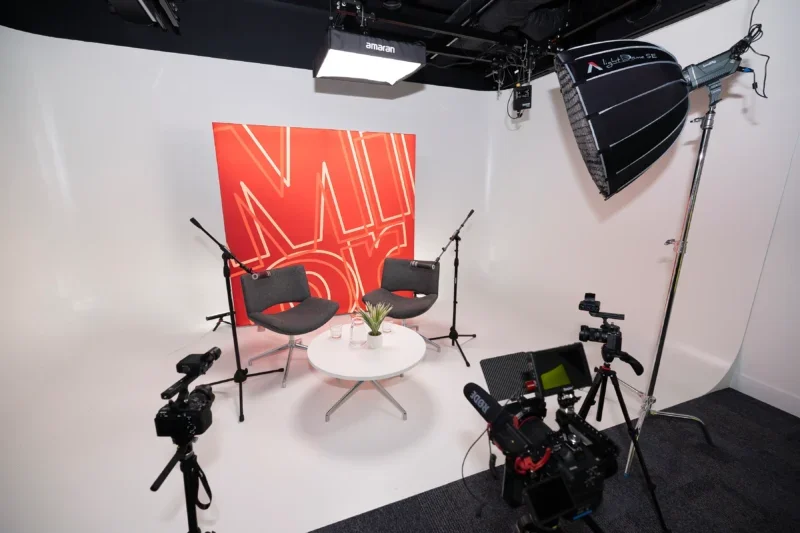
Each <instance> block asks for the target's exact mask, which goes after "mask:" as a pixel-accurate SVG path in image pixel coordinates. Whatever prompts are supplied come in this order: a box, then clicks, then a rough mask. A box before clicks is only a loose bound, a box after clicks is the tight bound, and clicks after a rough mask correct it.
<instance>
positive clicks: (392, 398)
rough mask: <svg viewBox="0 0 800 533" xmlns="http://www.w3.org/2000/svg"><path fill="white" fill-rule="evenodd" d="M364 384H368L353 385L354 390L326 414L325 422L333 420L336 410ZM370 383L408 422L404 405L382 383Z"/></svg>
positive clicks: (360, 382)
mask: <svg viewBox="0 0 800 533" xmlns="http://www.w3.org/2000/svg"><path fill="white" fill-rule="evenodd" d="M364 383H366V382H365V381H357V382H356V384H355V385H353V388H352V389H350V390H349V391H347V393H346V394H345V395H344V396H342V397H341V398H340V399H339V401H338V402H336V403H335V404H333V407H331V408H330V409H329V410H328V412H327V413H325V422H330V420H331V415H332V414H333V413H334V412H335V411H336V410H337V409H338V408H339V407H340V406H341V405H342V404H343V403H344V402H346V401H347V400H349V399H350V396H352V395H353V393H355V392H356V391H357V390H358V388H359V387H360V386H361V385H363V384H364ZM369 383H372V384H373V385H375V388H376V389H378V392H380V393H381V394H383V396H384V397H385V398H386V399H387V400H389V401H390V402H392V405H394V406H395V407H397V409H398V410H399V411H400V412H401V413H403V420H408V415H407V413H406V410H405V409H403V406H402V405H400V404H399V403H398V401H397V400H395V399H394V397H392V395H391V394H389V391H387V390H386V389H384V388H383V385H381V384H380V383H378V382H377V381H370V382H369Z"/></svg>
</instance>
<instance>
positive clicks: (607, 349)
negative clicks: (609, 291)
mask: <svg viewBox="0 0 800 533" xmlns="http://www.w3.org/2000/svg"><path fill="white" fill-rule="evenodd" d="M578 309H579V310H580V311H588V312H589V314H590V315H591V316H593V317H595V318H602V319H603V323H602V324H601V325H600V327H599V328H590V327H589V326H581V331H580V333H578V340H580V341H581V342H587V341H588V342H602V343H603V346H602V348H601V349H600V353H601V354H602V356H603V361H605V362H606V363H611V362H612V361H613V360H614V359H615V358H617V359H619V360H620V361H624V362H626V363H628V364H629V365H631V367H632V368H633V371H634V372H636V375H637V376H641V375H642V373H643V372H644V367H643V366H642V364H641V363H640V362H639V361H637V360H636V359H634V358H633V357H631V356H630V355H629V354H628V353H626V352H623V351H622V331H621V330H620V328H619V326H618V325H616V324H613V323H610V322H609V320H625V315H623V314H620V313H604V312H601V311H600V302H598V301H597V300H595V297H594V293H593V292H587V293H586V294H584V295H583V301H581V303H579V304H578ZM603 393H604V394H605V389H603ZM599 420H600V419H599V418H598V421H599Z"/></svg>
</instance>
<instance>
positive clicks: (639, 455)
mask: <svg viewBox="0 0 800 533" xmlns="http://www.w3.org/2000/svg"><path fill="white" fill-rule="evenodd" d="M611 383H612V384H613V385H614V391H616V393H617V401H618V402H619V406H620V408H621V409H622V416H623V417H624V418H625V428H626V429H627V430H628V435H629V436H630V438H631V443H632V444H633V449H634V451H635V452H636V457H637V458H638V459H639V465H640V466H641V467H642V474H643V475H644V479H645V482H646V483H647V488H648V489H649V490H650V498H651V500H652V502H653V507H654V508H655V510H656V515H657V516H658V522H659V523H660V524H661V529H662V530H664V531H666V532H669V528H668V527H667V523H666V522H665V521H664V515H663V514H662V513H661V506H660V505H659V504H658V498H657V497H656V486H655V484H654V483H653V480H652V479H651V478H650V473H649V472H648V471H647V465H645V462H644V456H643V455H642V450H641V449H640V448H639V439H637V438H636V437H637V435H636V431H635V430H634V428H633V423H631V417H630V415H629V414H628V408H627V407H626V406H625V399H624V398H623V397H622V391H621V390H620V388H619V381H618V380H617V376H616V374H613V375H612V376H611Z"/></svg>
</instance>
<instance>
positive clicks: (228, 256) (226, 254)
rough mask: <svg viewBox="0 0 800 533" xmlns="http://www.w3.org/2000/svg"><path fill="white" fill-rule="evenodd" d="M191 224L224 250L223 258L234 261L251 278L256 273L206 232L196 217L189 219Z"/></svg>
mask: <svg viewBox="0 0 800 533" xmlns="http://www.w3.org/2000/svg"><path fill="white" fill-rule="evenodd" d="M189 222H191V223H192V224H194V225H195V226H196V227H197V228H198V229H199V230H200V231H202V232H203V233H205V234H206V236H207V237H208V238H209V239H211V240H212V241H214V244H216V245H217V246H219V249H220V250H222V256H223V257H224V258H225V259H226V260H232V261H233V262H235V263H236V264H237V265H239V268H241V269H242V270H244V271H245V272H247V273H248V274H250V275H251V276H252V275H253V274H254V272H253V269H252V268H250V267H249V266H247V265H245V264H244V263H242V262H241V261H239V259H238V258H237V257H236V256H235V255H233V252H231V251H230V250H229V249H228V248H227V247H226V246H225V245H224V244H222V243H221V242H219V241H218V240H217V239H215V238H214V236H213V235H211V234H210V233H209V232H208V231H206V228H204V227H203V226H201V225H200V223H199V222H198V221H197V219H196V218H194V217H192V218H190V219H189Z"/></svg>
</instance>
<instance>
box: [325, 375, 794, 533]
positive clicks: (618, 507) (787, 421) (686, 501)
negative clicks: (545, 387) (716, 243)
mask: <svg viewBox="0 0 800 533" xmlns="http://www.w3.org/2000/svg"><path fill="white" fill-rule="evenodd" d="M613 407H614V404H607V408H613ZM630 407H632V406H630ZM670 410H674V411H677V412H681V413H686V414H691V415H695V416H699V417H700V418H702V419H703V420H705V421H706V423H707V424H708V425H709V428H710V430H711V433H712V436H713V438H714V441H715V444H716V447H715V448H712V447H710V446H708V445H707V444H706V442H705V440H704V439H703V436H702V434H701V433H700V431H699V429H698V428H696V427H695V426H694V424H692V423H686V422H680V421H671V420H666V419H663V418H650V419H648V422H647V424H646V427H645V431H644V432H643V433H642V437H641V439H640V442H641V443H642V450H643V453H644V455H645V461H646V463H647V466H648V469H649V470H650V475H651V476H652V477H653V480H654V482H655V484H656V485H657V489H656V492H657V494H658V498H659V501H660V502H661V506H662V509H663V510H664V515H665V518H666V521H667V525H668V526H669V527H670V528H671V530H672V531H673V532H674V533H695V532H697V533H755V532H758V533H794V532H800V418H797V417H794V416H792V415H790V414H787V413H785V412H783V411H780V410H778V409H775V408H774V407H771V406H769V405H767V404H765V403H762V402H760V401H758V400H755V399H753V398H751V397H749V396H746V395H744V394H741V393H739V392H737V391H734V390H732V389H725V390H722V391H718V392H714V393H712V394H709V395H707V396H704V397H702V398H698V399H696V400H692V401H690V402H687V403H684V404H682V405H679V406H676V407H674V408H672V409H670ZM608 434H609V435H610V436H611V437H612V438H613V439H614V440H615V441H616V442H617V443H618V444H619V445H620V449H621V450H624V452H623V453H622V454H621V457H620V463H623V461H624V460H625V457H626V454H627V450H628V442H629V441H628V440H627V433H625V431H624V430H623V428H622V426H616V427H613V428H611V429H609V430H608ZM465 451H466V450H459V451H458V453H457V454H456V455H457V456H454V457H453V461H456V462H459V463H460V461H461V458H462V457H463V453H464V452H465ZM484 453H485V452H484ZM623 466H624V464H621V465H620V472H619V473H618V474H617V475H616V476H614V477H613V478H611V479H609V480H607V482H606V488H605V494H604V501H603V504H602V506H601V507H600V509H599V510H598V511H597V512H596V513H595V515H594V516H595V519H596V521H597V522H598V524H600V526H601V527H602V528H603V529H604V530H605V531H606V533H650V532H652V533H658V532H660V531H661V528H660V527H659V526H658V522H657V521H656V518H655V514H654V512H653V509H652V507H651V504H650V501H649V499H648V497H647V492H646V488H645V486H644V482H643V479H642V475H641V470H639V469H638V467H637V468H636V469H635V470H634V472H633V473H632V475H631V476H630V477H629V478H624V477H623V475H622V469H623ZM467 483H468V484H469V486H470V488H471V489H472V491H473V493H475V494H476V495H477V496H478V497H479V498H481V499H483V500H485V501H487V502H488V505H487V506H486V507H485V508H484V510H483V513H482V517H481V518H476V517H475V511H476V508H477V505H476V503H475V501H474V500H473V499H472V498H471V497H470V496H469V494H467V492H466V491H465V490H464V486H463V484H462V482H461V481H457V482H453V483H450V484H448V485H444V486H442V487H438V488H436V489H432V490H429V491H427V492H424V493H422V494H418V495H416V496H413V497H411V498H408V499H405V500H402V501H399V502H396V503H393V504H391V505H387V506H385V507H381V508H379V509H375V510H374V511H370V512H368V513H364V514H362V515H359V516H355V517H353V518H350V519H347V520H343V521H342V522H338V523H336V524H333V525H330V526H327V527H324V528H322V529H319V530H317V533H414V532H420V533H472V532H474V533H495V532H496V533H510V532H511V531H512V530H513V526H514V524H515V523H516V520H517V518H518V517H519V516H521V515H522V514H523V512H524V509H516V510H513V509H509V508H508V507H507V506H506V505H505V504H504V502H503V500H502V499H501V498H500V486H499V483H500V482H499V481H496V480H494V479H493V478H492V477H491V476H490V475H489V472H488V471H485V472H481V473H479V474H475V475H473V476H470V477H468V478H467ZM564 531H565V532H569V533H583V532H586V533H588V532H589V529H588V528H587V527H586V526H585V525H584V524H582V523H574V524H570V525H568V526H567V527H565V528H564Z"/></svg>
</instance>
